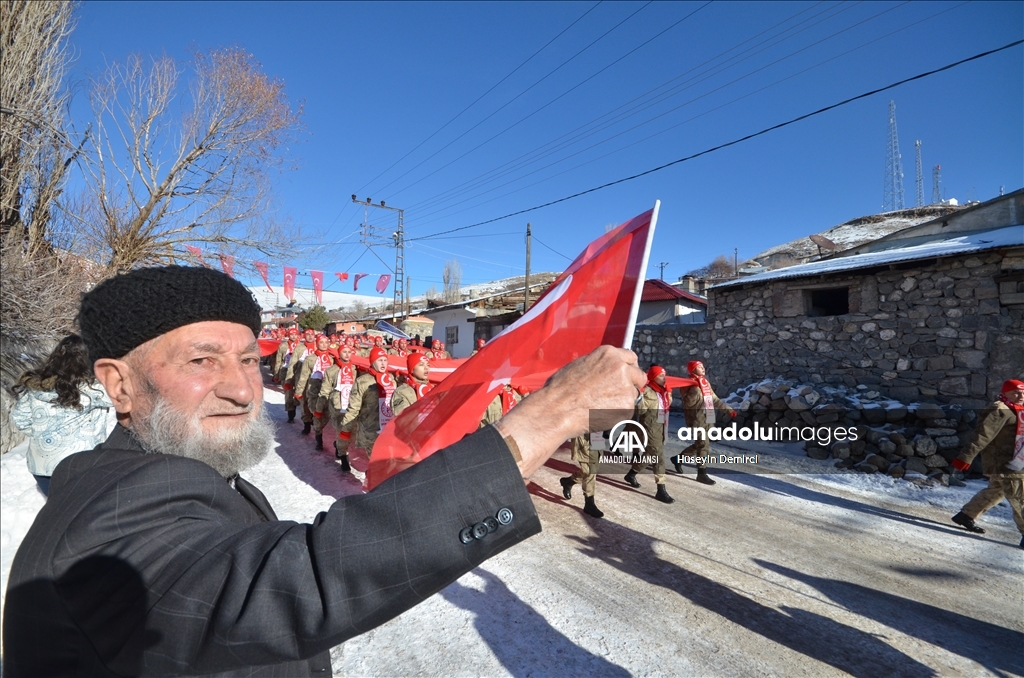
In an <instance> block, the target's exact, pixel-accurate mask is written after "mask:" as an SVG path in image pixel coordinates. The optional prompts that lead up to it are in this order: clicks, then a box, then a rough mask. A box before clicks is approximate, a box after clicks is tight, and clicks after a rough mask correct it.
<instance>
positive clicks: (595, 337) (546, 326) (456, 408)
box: [366, 204, 658, 490]
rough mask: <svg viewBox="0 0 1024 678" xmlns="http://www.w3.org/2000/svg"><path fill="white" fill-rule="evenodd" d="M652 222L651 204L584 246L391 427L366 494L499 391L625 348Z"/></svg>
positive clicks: (474, 424) (458, 434) (469, 427)
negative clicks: (600, 351) (608, 348)
mask: <svg viewBox="0 0 1024 678" xmlns="http://www.w3.org/2000/svg"><path fill="white" fill-rule="evenodd" d="M657 214H658V204H655V207H654V209H653V210H651V211H649V212H645V213H643V214H641V215H640V216H638V217H636V218H635V219H631V220H630V221H627V222H626V223H624V224H622V225H621V226H619V227H618V228H615V229H613V230H611V231H609V232H607V233H605V234H604V235H603V236H601V237H600V238H598V239H597V240H595V241H594V242H592V243H590V245H588V246H587V248H586V249H585V250H584V251H583V252H582V253H581V254H580V255H579V256H578V257H576V259H575V260H574V261H573V262H572V263H571V264H570V265H569V267H568V268H567V269H566V270H565V271H564V272H563V273H562V275H560V276H559V277H558V279H557V280H555V282H554V283H552V284H551V286H550V287H549V288H548V290H547V291H546V292H545V293H544V294H542V295H541V296H540V298H539V299H537V302H536V303H535V304H534V305H533V306H532V307H531V308H530V310H529V311H527V313H526V314H525V315H524V316H523V317H521V318H520V319H519V320H517V321H516V322H515V323H514V324H513V325H511V326H510V327H508V328H507V329H505V330H504V331H503V332H502V333H501V334H499V335H498V336H497V337H495V338H494V339H492V340H491V341H489V342H487V344H486V345H485V346H484V347H483V348H482V349H480V350H479V351H478V352H477V354H476V355H475V356H472V357H470V358H469V359H468V360H467V361H466V363H465V364H464V365H462V366H461V367H459V368H458V369H457V370H455V372H453V373H452V374H451V375H449V376H448V377H447V378H446V379H445V380H444V381H442V382H441V383H440V384H439V385H437V386H436V387H435V388H434V390H432V391H431V392H430V394H429V395H428V396H426V397H425V398H423V399H421V400H419V401H418V402H416V403H415V404H414V405H412V406H411V407H409V408H408V409H406V410H405V411H404V412H402V414H401V415H400V416H398V417H397V418H395V419H394V420H393V421H391V422H390V423H389V424H388V425H387V426H386V427H385V429H384V430H383V431H382V432H381V434H380V436H378V438H377V442H376V443H375V444H374V447H373V456H372V458H371V460H370V467H369V469H368V471H367V474H366V489H368V490H371V489H373V488H374V487H376V486H377V485H379V484H380V483H381V482H383V481H384V480H386V479H387V478H389V477H391V476H392V475H394V474H395V473H398V472H399V471H401V470H403V469H405V468H408V467H409V466H411V465H413V464H415V463H416V462H418V461H420V460H422V459H424V458H426V457H428V456H429V455H431V454H433V453H434V452H436V451H437V450H440V449H442V448H444V447H447V446H448V445H451V444H453V443H455V442H457V441H458V440H460V439H461V438H462V437H463V436H465V435H466V434H468V433H472V432H473V431H475V430H476V429H477V428H478V427H479V426H480V419H481V418H482V417H483V414H484V411H485V410H486V409H487V405H488V404H489V403H490V402H491V401H492V400H493V399H494V396H495V395H496V394H497V393H498V391H499V390H500V389H501V388H502V387H503V386H504V385H505V384H508V383H511V384H512V385H513V386H526V387H528V388H529V389H530V390H534V389H536V388H539V387H541V386H543V384H544V382H545V381H546V380H547V378H548V377H549V376H550V375H551V374H553V373H554V372H555V371H556V370H558V369H559V368H561V367H563V366H564V365H566V364H567V363H569V362H571V361H573V360H575V359H576V358H578V357H580V356H581V355H585V354H587V353H590V352H591V351H593V350H594V349H596V348H597V347H598V346H601V345H603V344H610V345H612V346H629V345H630V344H631V343H632V338H633V329H634V326H635V323H636V312H637V308H638V306H639V303H640V293H641V290H642V288H643V280H644V275H645V274H646V271H647V257H648V253H649V251H650V243H651V239H652V238H653V235H654V227H655V223H656V222H657ZM594 378H595V379H599V378H600V375H595V376H594Z"/></svg>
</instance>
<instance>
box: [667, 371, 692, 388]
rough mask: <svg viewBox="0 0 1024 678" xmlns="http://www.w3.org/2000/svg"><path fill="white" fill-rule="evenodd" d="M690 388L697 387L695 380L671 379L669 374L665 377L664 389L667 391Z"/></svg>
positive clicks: (684, 378)
mask: <svg viewBox="0 0 1024 678" xmlns="http://www.w3.org/2000/svg"><path fill="white" fill-rule="evenodd" d="M691 386H697V380H696V379H690V378H688V377H673V376H672V375H670V374H667V375H665V388H667V389H670V390H671V389H674V388H679V389H683V388H690V387H691Z"/></svg>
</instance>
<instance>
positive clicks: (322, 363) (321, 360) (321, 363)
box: [313, 349, 334, 375]
mask: <svg viewBox="0 0 1024 678" xmlns="http://www.w3.org/2000/svg"><path fill="white" fill-rule="evenodd" d="M333 364H334V360H333V357H332V355H331V350H330V349H327V350H326V351H316V362H315V363H313V371H314V372H319V373H320V374H321V375H322V374H323V373H324V372H326V371H327V368H328V367H330V366H331V365H333Z"/></svg>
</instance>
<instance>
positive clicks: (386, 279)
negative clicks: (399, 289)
mask: <svg viewBox="0 0 1024 678" xmlns="http://www.w3.org/2000/svg"><path fill="white" fill-rule="evenodd" d="M390 282H391V274H390V273H385V274H384V275H382V276H381V277H379V278H377V293H378V294H384V291H385V290H387V288H388V283H390Z"/></svg>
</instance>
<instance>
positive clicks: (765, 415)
mask: <svg viewBox="0 0 1024 678" xmlns="http://www.w3.org/2000/svg"><path fill="white" fill-rule="evenodd" d="M726 402H728V403H729V404H730V405H732V406H733V407H734V408H736V409H737V410H738V412H739V414H738V416H737V419H736V421H737V423H738V424H739V425H740V426H753V424H754V423H755V422H757V423H758V424H759V425H760V426H761V427H765V426H768V427H772V426H774V427H776V428H778V427H783V426H785V427H792V426H798V427H801V428H804V430H805V431H806V430H807V428H811V427H813V428H814V430H815V432H816V434H815V436H814V439H812V440H805V441H804V447H805V449H806V450H807V456H809V457H811V458H813V459H829V458H833V459H835V460H836V464H835V465H836V466H837V467H839V468H849V469H856V470H857V471H861V472H864V473H888V474H889V475H891V476H893V477H895V478H903V477H904V476H905V475H908V474H910V475H909V476H908V477H941V476H942V475H943V474H945V473H949V472H951V468H950V467H949V463H950V462H951V461H952V460H953V459H954V458H955V457H956V456H957V455H958V454H959V453H960V451H961V449H962V448H963V446H964V444H966V442H967V440H968V439H969V437H970V433H971V430H972V429H973V424H974V422H975V421H976V419H977V415H976V413H975V412H974V411H973V410H964V409H961V408H960V407H958V406H951V405H944V406H940V405H935V404H931V403H910V404H906V403H902V402H899V401H896V400H892V399H889V398H885V397H883V396H881V395H880V394H879V393H878V392H877V391H872V390H870V388H869V387H866V386H861V387H858V388H857V389H854V390H848V389H845V388H843V387H833V386H825V385H822V384H817V385H810V384H800V383H794V382H792V381H786V380H783V379H769V380H765V381H761V382H758V383H755V384H751V385H749V386H747V387H744V388H741V389H738V390H737V391H736V392H734V393H732V394H730V395H729V397H728V398H726ZM805 427H806V428H805ZM840 428H842V429H845V431H846V434H844V435H839V436H836V435H832V433H833V432H836V433H838V431H837V429H840ZM851 430H855V431H856V436H855V438H856V439H853V440H851V438H854V436H853V435H851V434H850V431H851ZM826 441H827V442H826Z"/></svg>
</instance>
